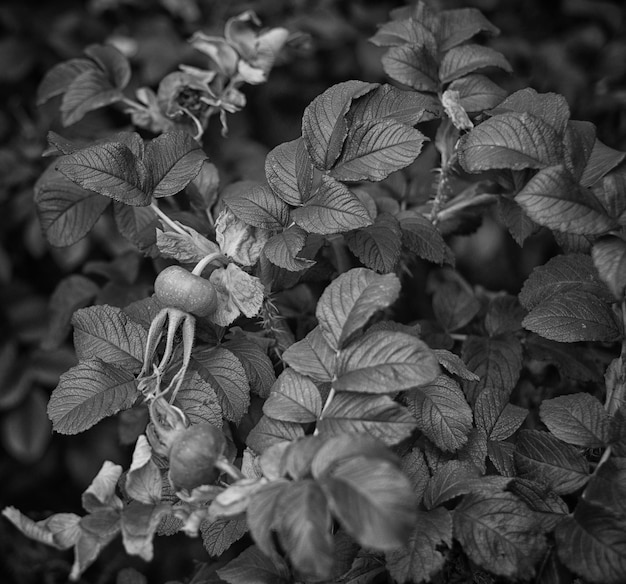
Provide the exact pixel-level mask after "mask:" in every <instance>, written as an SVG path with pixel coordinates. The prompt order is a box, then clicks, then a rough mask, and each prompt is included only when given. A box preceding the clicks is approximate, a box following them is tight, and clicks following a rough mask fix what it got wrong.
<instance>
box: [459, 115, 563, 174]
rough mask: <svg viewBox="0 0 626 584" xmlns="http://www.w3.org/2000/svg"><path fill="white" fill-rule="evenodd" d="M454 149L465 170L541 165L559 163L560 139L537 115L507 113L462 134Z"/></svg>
mask: <svg viewBox="0 0 626 584" xmlns="http://www.w3.org/2000/svg"><path fill="white" fill-rule="evenodd" d="M458 152H459V162H460V163H461V166H462V167H463V168H464V169H465V170H467V171H468V172H481V171H483V170H492V169H498V168H508V169H511V170H522V169H524V168H545V167H548V166H554V165H556V164H559V163H560V162H561V159H562V142H561V140H560V138H559V136H558V134H557V133H556V131H555V130H554V128H553V127H552V126H550V125H549V124H547V123H546V122H544V121H543V120H541V119H540V118H537V117H535V116H533V115H531V114H526V113H524V114H519V113H507V114H501V115H498V116H493V117H492V118H489V119H488V120H486V121H484V122H483V123H482V124H479V125H478V126H476V127H475V128H474V129H473V130H472V131H471V132H468V133H467V134H465V135H464V136H462V137H461V139H460V141H459V146H458Z"/></svg>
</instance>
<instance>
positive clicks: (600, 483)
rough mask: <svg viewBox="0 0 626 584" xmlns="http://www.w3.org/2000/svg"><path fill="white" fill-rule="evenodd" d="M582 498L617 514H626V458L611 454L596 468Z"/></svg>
mask: <svg viewBox="0 0 626 584" xmlns="http://www.w3.org/2000/svg"><path fill="white" fill-rule="evenodd" d="M582 498H583V500H584V501H586V502H587V503H591V504H593V505H598V506H600V507H604V508H605V509H608V510H610V511H612V512H613V513H615V515H621V516H622V517H624V516H626V458H624V457H623V456H620V457H618V456H611V457H609V458H608V459H607V460H606V461H605V462H603V463H602V465H600V466H599V467H598V468H596V470H595V472H594V473H593V476H592V477H591V479H590V480H589V483H588V484H587V486H586V487H585V490H584V491H583V495H582Z"/></svg>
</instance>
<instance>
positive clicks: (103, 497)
mask: <svg viewBox="0 0 626 584" xmlns="http://www.w3.org/2000/svg"><path fill="white" fill-rule="evenodd" d="M120 476H122V467H121V466H120V465H119V464H113V463H112V462H111V461H110V460H105V461H104V463H103V464H102V467H101V468H100V470H99V471H98V474H97V475H96V476H95V477H94V479H93V481H91V484H90V485H89V486H88V487H87V489H86V490H85V492H84V493H83V494H82V497H81V503H82V505H83V508H84V509H85V511H87V512H89V513H96V512H97V511H119V510H120V509H121V507H122V501H121V499H120V498H119V497H118V496H117V495H116V494H115V490H116V487H117V482H118V481H119V478H120Z"/></svg>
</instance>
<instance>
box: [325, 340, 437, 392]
mask: <svg viewBox="0 0 626 584" xmlns="http://www.w3.org/2000/svg"><path fill="white" fill-rule="evenodd" d="M439 372H440V369H439V363H438V361H437V358H436V357H435V355H434V353H433V352H432V351H431V349H430V348H429V347H428V345H426V343H424V342H423V341H421V340H419V339H418V338H416V337H414V336H412V335H408V334H406V333H400V332H388V331H375V332H371V333H369V334H366V335H365V336H363V337H361V338H360V339H358V340H356V341H354V342H353V343H351V344H350V345H348V347H346V349H344V350H342V351H341V352H340V354H339V357H338V359H337V379H336V381H335V382H334V384H333V387H334V388H335V389H336V390H338V391H351V392H357V393H394V392H396V391H402V390H405V389H410V388H411V387H415V386H418V385H424V384H426V383H431V382H432V381H434V380H435V378H436V377H437V376H438V375H439Z"/></svg>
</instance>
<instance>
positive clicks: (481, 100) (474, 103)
mask: <svg viewBox="0 0 626 584" xmlns="http://www.w3.org/2000/svg"><path fill="white" fill-rule="evenodd" d="M448 89H449V90H450V91H458V92H459V99H460V103H461V106H462V107H463V109H464V110H465V111H466V112H468V113H472V112H482V111H484V110H486V109H490V108H493V107H495V106H497V105H498V104H499V103H500V102H501V101H502V100H503V99H504V97H505V96H506V91H505V90H504V89H502V88H501V87H500V86H499V85H496V84H495V83H494V82H493V81H491V79H489V78H488V77H485V76H484V75H465V76H463V77H461V78H460V79H455V80H454V81H453V82H452V83H450V85H449V86H448Z"/></svg>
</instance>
